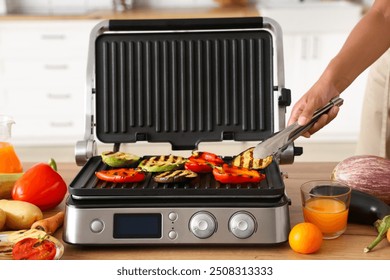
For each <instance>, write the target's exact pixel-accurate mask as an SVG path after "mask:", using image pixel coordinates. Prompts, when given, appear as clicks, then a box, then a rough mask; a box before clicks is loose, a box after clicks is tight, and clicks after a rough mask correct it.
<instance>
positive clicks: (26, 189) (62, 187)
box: [12, 161, 67, 211]
mask: <svg viewBox="0 0 390 280" xmlns="http://www.w3.org/2000/svg"><path fill="white" fill-rule="evenodd" d="M50 164H52V165H54V166H55V163H54V162H53V161H52V162H51V163H50ZM53 168H55V167H52V166H51V165H49V164H46V163H38V164H35V165H34V166H33V167H31V168H30V169H28V170H27V171H26V172H25V173H24V174H23V175H22V176H21V177H20V178H19V179H18V180H17V181H16V182H15V185H14V187H13V189H12V199H14V200H21V201H26V202H30V203H32V204H34V205H36V206H38V207H39V208H40V209H41V210H42V211H45V210H48V209H51V208H54V207H55V206H57V205H58V204H60V203H61V201H62V200H63V199H64V197H65V194H66V192H67V186H66V183H65V181H64V179H63V178H62V177H61V175H60V174H58V173H57V171H56V170H55V169H53Z"/></svg>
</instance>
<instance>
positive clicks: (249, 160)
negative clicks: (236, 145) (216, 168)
mask: <svg viewBox="0 0 390 280" xmlns="http://www.w3.org/2000/svg"><path fill="white" fill-rule="evenodd" d="M254 149H255V148H254V147H251V148H249V149H247V150H245V151H243V152H242V153H240V154H239V155H237V156H236V157H235V158H233V161H232V165H234V166H237V167H244V168H248V169H264V168H266V167H267V166H268V165H270V164H271V162H272V156H268V157H266V158H263V159H258V158H254V157H253V150H254Z"/></svg>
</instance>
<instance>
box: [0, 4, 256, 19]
mask: <svg viewBox="0 0 390 280" xmlns="http://www.w3.org/2000/svg"><path fill="white" fill-rule="evenodd" d="M255 16H259V12H258V10H257V8H256V7H255V6H254V5H248V6H226V7H222V6H221V7H215V8H207V7H206V8H191V9H190V8H178V9H172V8H167V9H156V8H148V9H146V8H134V9H131V10H127V11H124V12H114V11H110V10H106V11H96V12H90V13H85V14H79V15H61V14H7V15H2V16H0V21H1V20H94V19H96V20H99V19H153V18H205V17H211V18H212V17H255Z"/></svg>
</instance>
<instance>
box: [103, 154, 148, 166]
mask: <svg viewBox="0 0 390 280" xmlns="http://www.w3.org/2000/svg"><path fill="white" fill-rule="evenodd" d="M101 156H102V161H103V162H104V163H105V164H107V165H108V166H111V167H115V168H119V167H130V166H132V165H134V164H136V163H137V162H138V161H139V160H140V157H139V156H136V155H133V154H129V153H124V152H103V153H102V154H101Z"/></svg>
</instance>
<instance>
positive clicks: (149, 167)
mask: <svg viewBox="0 0 390 280" xmlns="http://www.w3.org/2000/svg"><path fill="white" fill-rule="evenodd" d="M186 161H187V160H186V159H185V158H184V157H181V156H174V155H164V156H153V157H149V158H146V159H144V160H142V161H141V162H140V164H139V165H138V168H140V169H142V170H144V171H146V172H165V171H172V170H177V169H181V168H183V165H184V163H185V162H186Z"/></svg>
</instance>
